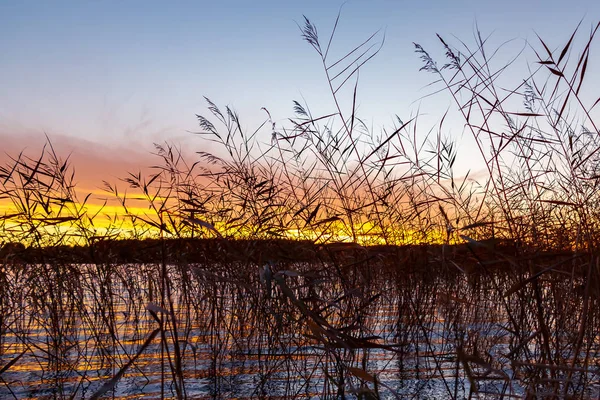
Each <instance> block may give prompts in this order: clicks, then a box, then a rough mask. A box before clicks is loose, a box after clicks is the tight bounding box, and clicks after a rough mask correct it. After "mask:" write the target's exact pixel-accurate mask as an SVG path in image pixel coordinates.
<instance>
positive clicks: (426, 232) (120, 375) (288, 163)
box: [0, 17, 600, 399]
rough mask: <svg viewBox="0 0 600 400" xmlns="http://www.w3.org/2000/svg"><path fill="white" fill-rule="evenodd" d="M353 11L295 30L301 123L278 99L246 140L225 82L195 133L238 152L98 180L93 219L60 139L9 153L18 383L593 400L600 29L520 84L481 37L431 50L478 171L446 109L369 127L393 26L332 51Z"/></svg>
mask: <svg viewBox="0 0 600 400" xmlns="http://www.w3.org/2000/svg"><path fill="white" fill-rule="evenodd" d="M338 23H339V17H338V19H337V20H336V22H335V25H334V28H333V32H332V34H331V36H330V37H328V38H327V40H326V41H323V40H322V39H321V37H320V36H319V34H318V31H317V28H316V27H315V26H314V25H313V24H312V23H311V22H310V20H308V19H307V18H305V20H304V21H303V24H302V25H301V26H300V27H299V28H300V31H301V35H302V38H303V39H304V40H305V41H307V42H308V43H309V45H310V46H312V48H313V49H314V50H315V51H316V53H317V55H318V59H319V60H320V62H321V64H322V67H323V73H324V75H325V78H326V82H327V86H328V91H329V94H330V96H331V98H332V100H333V104H334V107H333V110H332V111H331V112H325V113H323V114H315V111H313V110H311V109H310V107H309V105H307V104H301V103H300V102H294V103H293V109H294V116H293V117H292V118H291V119H290V120H289V125H288V126H285V127H284V126H277V125H276V124H275V123H274V122H273V121H272V118H271V115H270V114H269V112H268V111H267V110H264V111H265V112H266V113H265V114H266V119H265V122H264V123H263V125H261V126H260V127H259V128H258V129H256V130H255V131H253V132H251V133H248V132H247V131H245V130H244V129H243V128H242V124H241V122H240V118H239V116H238V115H237V114H236V113H235V111H234V110H232V109H231V108H229V107H225V108H224V109H221V108H219V107H218V106H217V105H215V104H214V103H212V102H211V101H210V100H208V99H207V104H208V111H209V112H210V118H207V117H204V116H200V115H198V116H197V118H198V122H199V125H200V128H201V131H200V132H198V134H200V135H202V136H203V137H204V138H205V139H207V140H211V141H213V142H216V143H217V144H219V146H220V149H221V150H220V151H219V152H215V153H214V154H209V153H206V152H199V153H198V160H197V161H195V162H194V163H189V162H188V161H186V159H185V157H184V156H183V153H182V152H181V151H179V150H178V149H177V148H175V147H174V146H171V145H169V144H165V145H156V155H157V157H158V159H159V160H160V163H159V164H158V165H157V166H155V167H154V169H153V171H154V173H153V174H150V175H149V176H145V175H143V174H141V173H130V174H129V175H128V176H127V177H125V178H124V179H123V182H121V183H119V184H114V183H109V182H105V183H104V187H105V188H106V190H107V196H110V198H111V199H112V200H111V201H115V200H116V201H118V202H119V203H120V205H121V206H122V208H123V214H122V216H121V217H118V216H114V215H103V214H102V211H100V212H99V213H98V214H96V215H90V213H88V212H87V209H86V203H87V202H88V201H89V196H88V197H86V198H84V199H79V198H77V194H76V191H75V180H74V172H73V168H72V166H70V164H69V162H68V159H67V160H63V159H61V158H60V157H59V155H58V154H56V152H55V151H54V149H53V148H52V145H51V143H50V141H48V144H47V145H46V147H45V148H44V150H43V151H42V153H41V154H40V157H39V158H35V159H31V158H28V157H26V156H24V155H23V154H20V155H17V156H15V157H13V158H11V161H10V162H8V163H7V164H6V165H4V166H2V167H0V198H1V199H2V201H4V202H6V203H8V204H9V205H10V207H9V210H10V211H9V212H8V213H7V214H5V215H4V216H2V217H1V218H0V224H1V229H2V247H1V248H0V256H1V257H2V262H1V263H0V384H2V389H1V390H2V391H1V392H0V393H2V396H4V397H10V396H12V397H14V398H24V397H37V398H100V397H103V396H104V397H106V396H114V397H124V396H128V395H132V396H135V395H139V394H150V395H152V396H161V397H174V398H192V397H194V398H195V397H199V396H200V397H202V396H204V397H212V398H222V397H261V398H266V397H281V398H306V397H310V396H316V397H322V398H333V397H335V398H344V397H347V396H351V397H358V398H365V399H366V398H381V397H383V398H394V397H395V398H406V397H427V396H429V397H443V398H463V397H469V398H470V397H474V396H477V395H481V396H490V397H493V398H512V397H519V398H538V397H539V398H546V397H547V398H572V397H590V398H591V397H597V396H598V394H599V393H600V386H599V384H598V379H599V375H600V365H599V364H598V363H599V361H600V358H599V354H598V352H599V351H600V347H599V346H598V337H597V336H598V328H599V325H598V321H599V318H600V315H599V313H598V310H599V309H600V308H599V307H598V306H599V304H598V302H599V301H600V255H599V254H598V245H599V240H598V238H599V235H598V228H597V226H598V221H599V219H598V210H599V209H600V208H599V207H598V205H599V204H598V200H599V195H598V193H599V191H598V186H597V185H598V184H597V182H598V177H599V175H598V173H599V170H598V165H599V161H600V160H599V159H598V154H599V153H598V151H599V150H600V140H598V134H599V133H598V129H597V127H596V125H595V121H594V118H593V116H594V110H595V107H596V106H597V104H598V102H599V101H595V100H592V101H591V103H590V102H589V101H588V97H589V94H588V93H586V92H585V88H586V87H585V85H584V84H583V82H584V81H585V79H586V76H587V74H589V73H591V71H593V69H592V68H591V66H588V60H589V54H590V51H591V44H592V43H593V40H594V37H595V34H596V31H597V29H598V27H599V26H600V25H596V26H595V27H594V28H593V29H592V30H591V33H590V35H589V37H588V38H587V39H586V40H585V42H584V43H583V46H582V49H581V50H580V51H581V53H580V54H578V55H577V56H573V54H575V50H574V46H575V44H574V43H576V39H574V38H576V32H577V31H576V32H575V33H574V34H573V36H572V37H571V38H570V39H569V40H568V42H567V44H566V45H565V46H563V47H561V48H559V49H558V50H557V51H552V50H550V49H551V47H550V45H549V44H547V43H545V42H544V41H542V40H541V39H540V41H539V44H532V46H533V48H534V51H536V53H535V54H536V55H537V57H538V60H537V62H536V63H534V64H533V65H531V66H530V67H531V71H530V73H529V75H528V76H527V77H525V79H524V80H523V81H522V82H519V83H518V84H517V85H516V87H512V88H508V89H507V88H506V87H504V86H500V85H499V84H498V82H499V81H500V77H501V76H502V74H503V73H505V71H506V70H507V69H508V68H510V63H508V64H503V65H499V66H498V65H495V62H494V60H493V59H494V54H495V50H496V49H488V46H487V39H486V38H483V37H482V36H481V34H480V33H479V32H477V35H476V37H477V39H476V42H475V45H474V46H473V47H472V48H471V47H469V46H467V45H466V44H464V43H462V42H461V43H460V45H459V46H458V47H454V46H452V45H451V44H449V43H448V42H447V41H446V40H445V39H443V38H442V37H441V36H438V38H439V42H440V46H441V49H442V51H443V52H444V53H445V55H444V62H443V63H438V62H437V61H436V60H435V58H434V57H432V56H431V54H430V53H429V52H428V51H427V50H426V49H425V48H423V47H422V46H420V45H418V44H415V50H416V52H417V54H418V56H419V57H420V58H421V59H422V60H423V63H424V64H423V68H422V70H424V71H425V72H429V73H433V74H435V76H436V78H435V79H436V81H435V82H434V85H438V87H435V86H433V89H432V94H435V95H443V94H444V93H446V94H447V95H449V96H450V98H451V99H452V101H453V102H454V105H455V108H454V109H451V110H449V111H448V113H450V112H456V113H457V115H458V116H460V117H461V118H462V120H463V122H464V125H465V127H466V131H467V132H468V133H469V134H470V135H471V136H472V139H473V142H474V143H475V145H476V147H477V149H478V150H479V152H480V154H479V157H480V158H481V161H482V166H484V168H485V171H486V173H485V176H483V177H481V175H479V176H478V180H477V181H475V180H471V179H469V177H468V176H458V174H457V172H456V171H455V164H456V161H457V159H460V157H464V155H462V154H460V152H459V151H460V150H459V148H458V145H457V143H455V142H453V141H452V140H450V139H444V129H445V127H444V121H445V119H446V116H447V115H446V114H444V115H443V116H441V122H440V123H439V126H438V127H437V132H435V130H431V131H430V134H429V135H427V137H426V138H425V139H422V138H421V139H419V137H418V135H417V132H418V131H419V130H420V129H421V128H420V127H419V116H418V115H417V116H415V117H413V118H411V119H408V120H402V119H401V118H397V120H398V123H397V125H396V126H394V127H392V128H391V129H389V130H384V132H382V133H381V134H380V135H377V134H375V133H374V132H370V131H369V130H368V129H367V127H366V125H365V124H364V123H363V122H362V121H361V119H360V118H359V116H358V113H357V109H356V104H357V97H358V79H357V75H358V74H357V72H358V71H359V69H360V67H361V66H363V65H364V64H365V63H366V62H368V61H369V60H370V59H371V58H372V57H374V56H375V55H376V54H377V52H378V51H379V49H380V48H381V45H382V44H383V36H382V35H381V34H380V33H376V34H374V35H372V36H370V37H368V38H366V40H365V41H364V42H363V43H361V44H360V45H359V46H357V47H355V48H353V49H350V50H349V51H348V52H347V53H346V54H345V55H344V56H342V57H340V58H338V59H332V56H331V54H333V53H330V49H331V46H332V45H334V44H335V40H334V36H335V33H336V30H337V28H338ZM325 42H326V44H325ZM347 99H350V101H349V102H348V104H345V103H346V102H345V101H344V100H347ZM345 107H347V108H345ZM264 129H267V130H268V131H269V133H270V139H271V140H270V142H268V143H263V142H261V140H260V139H259V138H260V135H259V132H262V131H263V130H264ZM431 132H433V133H431ZM468 156H470V157H472V155H468ZM123 184H126V185H127V190H128V191H129V193H128V192H125V191H124V190H123V188H122V187H123ZM140 199H141V200H142V201H144V202H145V203H146V205H147V210H148V211H147V212H146V213H139V212H134V211H133V210H134V208H133V207H131V202H132V201H138V202H139V201H140ZM107 201H109V200H108V199H107ZM135 209H136V210H139V207H137V208H135Z"/></svg>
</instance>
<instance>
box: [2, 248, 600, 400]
mask: <svg viewBox="0 0 600 400" xmlns="http://www.w3.org/2000/svg"><path fill="white" fill-rule="evenodd" d="M453 250H454V251H455V252H454V254H453V255H452V256H451V257H449V259H448V261H452V262H456V263H458V264H459V265H462V266H464V267H465V268H467V267H469V266H472V267H473V268H483V269H484V270H482V271H478V272H472V273H470V274H463V273H461V272H460V271H458V270H457V269H455V268H441V267H440V265H441V262H440V261H441V259H440V257H442V251H441V248H440V247H430V248H411V247H407V248H397V249H395V250H393V251H391V250H390V249H386V250H383V249H381V250H375V249H372V250H367V249H355V250H347V249H345V250H343V251H341V252H340V250H338V249H334V250H332V249H323V250H315V259H314V260H313V262H310V263H306V262H305V263H301V264H294V263H286V262H277V263H273V264H272V265H270V266H269V267H268V272H267V271H263V273H262V274H260V273H259V270H260V269H261V268H260V266H259V265H255V264H253V263H239V262H238V263H233V262H229V261H227V262H224V263H216V262H210V263H182V264H177V265H175V264H169V265H168V275H169V284H170V285H171V289H172V292H171V296H172V300H173V310H174V312H173V313H171V312H170V311H169V310H168V309H167V308H162V307H160V306H158V305H156V303H155V302H156V301H157V298H156V297H155V296H156V295H155V293H156V291H157V288H159V287H160V285H161V273H162V272H161V269H162V266H161V265H160V264H121V263H119V264H106V265H94V264H88V265H64V266H62V267H61V268H62V269H63V273H65V274H69V278H65V276H64V275H63V276H61V275H53V274H43V273H42V272H41V270H42V269H41V268H40V266H34V265H20V266H19V265H18V264H12V265H11V272H10V273H7V274H5V283H6V284H5V285H4V286H3V288H5V290H6V296H5V297H3V316H4V317H3V329H4V334H3V345H2V351H3V360H4V362H3V365H6V362H7V360H11V359H15V357H18V356H19V355H20V354H23V356H22V357H21V358H20V359H18V360H17V361H16V362H15V363H14V364H12V365H11V366H9V367H8V368H6V369H5V370H3V371H2V379H3V381H4V382H5V383H6V385H5V386H4V388H3V389H2V390H3V391H2V393H3V395H6V396H8V395H9V394H10V391H12V392H13V393H14V395H15V396H16V397H17V398H19V397H25V396H58V397H71V396H72V395H73V394H76V397H78V396H81V395H82V394H84V393H87V394H88V396H89V395H90V394H91V393H94V392H98V391H100V388H101V387H103V385H104V387H105V388H106V389H107V390H113V389H114V390H116V392H115V393H116V394H117V395H118V396H125V395H128V394H130V395H133V394H135V393H146V394H153V395H160V394H161V393H162V394H163V395H166V396H177V391H178V390H179V392H180V396H181V397H184V396H190V397H193V396H210V395H213V396H217V397H229V396H230V397H239V396H283V397H286V398H302V397H305V396H306V395H308V394H311V395H316V396H321V397H328V396H334V395H335V396H339V395H341V394H342V393H346V395H349V396H352V395H355V394H356V393H357V391H358V392H361V393H363V394H364V395H365V396H368V395H369V396H370V395H376V393H379V394H380V395H382V396H389V395H393V394H394V393H395V394H396V395H397V396H398V397H401V398H404V397H406V396H409V395H417V396H441V397H463V396H466V395H468V393H469V392H476V391H479V392H480V393H482V392H489V393H493V394H494V395H495V396H498V397H499V396H500V395H504V396H505V397H509V396H521V397H522V396H523V395H524V394H526V393H530V394H533V393H538V394H541V393H561V392H562V391H567V392H568V393H587V394H588V395H590V396H591V395H593V394H594V393H597V391H598V389H599V388H598V386H597V385H596V384H595V383H594V382H595V381H596V380H597V377H598V376H597V375H598V373H599V371H598V368H597V366H596V363H597V362H598V351H599V348H598V344H597V338H596V336H597V328H596V324H595V323H594V322H589V323H586V324H585V326H584V327H583V328H581V321H582V318H584V316H585V318H587V320H588V321H596V320H597V318H598V315H597V314H598V309H599V308H598V307H597V304H596V303H597V301H598V297H597V296H596V295H593V296H591V297H590V298H589V301H590V303H591V304H589V305H588V306H587V307H586V306H585V304H584V302H583V301H582V299H583V298H584V296H585V293H582V291H579V290H578V289H577V288H578V286H579V285H581V283H583V282H585V281H586V278H587V279H591V280H592V281H593V282H597V281H598V276H597V271H595V272H594V274H595V276H594V277H589V278H588V277H587V276H586V274H587V265H586V263H585V262H584V261H583V260H581V259H574V258H573V257H572V255H568V254H562V255H553V256H552V258H553V261H554V262H555V263H556V267H555V270H554V271H553V272H550V273H547V274H545V275H543V276H542V277H540V278H539V280H538V281H536V284H535V285H532V284H529V285H525V286H523V285H522V283H523V282H524V280H525V279H526V278H527V277H530V276H531V273H530V271H529V269H528V267H529V266H530V267H531V268H532V271H531V272H536V271H539V270H541V269H542V266H545V265H547V264H546V263H537V262H534V261H532V260H522V261H519V265H518V267H519V268H516V267H513V266H511V265H510V264H508V263H498V262H496V261H495V260H494V259H493V257H490V256H493V255H494V254H493V253H490V252H488V251H482V250H479V251H475V255H476V256H477V257H480V258H481V260H482V263H478V262H477V261H476V260H475V259H474V258H473V257H474V255H473V254H472V253H470V251H469V249H468V248H467V247H461V248H454V249H453ZM226 257H227V251H224V252H223V258H226ZM490 260H491V261H493V263H492V262H491V261H490ZM349 261H352V262H351V263H350V262H349ZM564 274H567V275H569V276H570V277H572V280H571V279H568V280H567V279H564V276H565V275H564ZM65 282H68V283H65ZM521 286H522V287H521ZM61 287H62V289H59V288H61ZM515 288H517V289H518V290H514V289H515ZM61 290H62V292H61ZM511 291H513V293H512V294H509V295H507V293H509V292H511ZM51 292H52V293H55V295H54V296H56V295H58V294H59V293H62V297H61V298H60V299H61V301H55V302H54V303H53V302H51V300H50V296H49V293H51ZM56 300H58V299H56ZM148 304H150V306H147V305H148ZM17 305H18V306H19V307H17ZM160 315H162V317H163V318H162V319H161V317H160ZM171 318H174V319H175V320H176V321H177V328H178V336H177V338H178V342H179V349H180V351H179V353H178V354H177V355H176V353H175V346H174V342H173V339H174V337H175V336H174V332H173V330H172V325H171V322H170V319H171ZM160 321H162V328H161V325H160V323H159V322H160ZM161 337H162V339H161ZM161 343H164V344H165V348H164V349H162V348H161ZM141 350H143V351H141ZM176 357H177V358H176ZM177 365H180V366H181V367H180V368H181V374H182V376H181V377H178V372H177ZM120 372H122V373H120ZM113 377H117V378H118V379H114V378H113ZM107 383H108V384H107ZM113 384H114V386H113ZM176 385H179V386H176ZM178 387H179V389H177V388H178ZM161 391H162V392H161ZM369 393H370V394H369Z"/></svg>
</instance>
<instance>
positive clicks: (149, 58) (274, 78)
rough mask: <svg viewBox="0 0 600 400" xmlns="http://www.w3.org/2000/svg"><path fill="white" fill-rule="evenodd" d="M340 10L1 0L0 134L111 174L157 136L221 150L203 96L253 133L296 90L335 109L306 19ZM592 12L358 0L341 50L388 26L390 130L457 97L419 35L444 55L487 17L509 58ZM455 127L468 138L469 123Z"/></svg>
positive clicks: (362, 106) (552, 5)
mask: <svg viewBox="0 0 600 400" xmlns="http://www.w3.org/2000/svg"><path fill="white" fill-rule="evenodd" d="M340 6H342V2H340V1H323V0H321V1H312V0H308V1H302V2H289V1H261V0H257V1H222V2H207V1H201V0H196V1H178V2H157V1H108V0H106V1H52V2H50V1H47V2H39V1H26V0H24V1H12V0H3V1H1V2H0V60H1V61H0V139H2V140H3V142H4V143H10V146H6V145H5V150H6V148H7V147H10V148H11V149H16V148H19V147H21V148H24V147H28V148H35V147H36V146H40V145H41V144H42V143H43V141H44V138H45V136H44V135H45V134H47V135H48V136H49V137H50V138H51V139H53V140H58V141H59V142H60V143H61V144H62V145H61V146H62V147H61V149H63V150H64V151H66V152H74V153H75V154H76V155H78V156H79V157H80V158H81V159H82V160H86V159H87V160H88V166H87V170H90V171H94V169H95V166H94V165H93V163H94V162H98V163H99V165H102V160H111V162H112V165H113V167H112V168H111V170H110V172H109V175H110V176H109V177H108V178H109V179H110V178H111V177H114V178H116V177H117V176H118V175H119V171H120V170H121V169H123V170H125V169H126V168H129V167H131V165H136V163H138V160H139V163H142V164H143V163H146V162H147V156H148V153H149V152H151V151H152V148H153V147H152V143H153V142H163V141H170V142H172V143H176V144H179V145H182V146H183V147H185V149H189V150H191V151H211V150H213V148H212V147H211V146H212V145H211V144H210V143H208V142H206V141H202V140H200V138H199V137H198V136H195V135H192V134H190V133H189V131H195V130H197V129H198V128H197V122H196V117H195V114H207V110H206V104H205V102H204V99H203V96H206V97H208V98H210V99H211V100H212V101H213V102H214V103H216V104H217V105H219V106H225V105H229V106H231V107H232V108H234V109H235V110H236V111H237V112H238V113H239V115H240V117H241V120H242V124H243V126H244V127H246V128H248V129H253V128H255V127H257V126H258V125H259V124H260V123H261V122H262V121H263V120H264V118H265V114H264V112H263V111H261V108H262V107H265V108H266V109H268V110H269V111H270V113H271V115H272V116H273V119H274V120H275V121H277V122H279V123H282V124H283V123H285V121H286V119H287V118H288V117H291V116H292V101H293V100H302V99H304V100H305V101H306V102H307V103H308V104H309V105H310V106H311V108H312V109H313V110H318V111H317V114H319V113H322V114H326V113H328V112H331V111H332V110H331V107H332V102H331V96H330V94H329V92H328V89H327V82H326V80H325V76H324V73H323V68H322V65H321V63H320V60H319V57H318V55H317V54H316V53H315V51H314V50H313V49H312V48H311V47H310V46H309V45H308V44H307V43H306V42H304V41H303V40H302V39H301V37H300V31H299V28H298V25H297V24H298V23H302V18H303V15H306V16H307V17H308V18H309V19H310V20H311V21H313V22H314V23H315V25H316V26H317V28H318V29H319V33H320V34H321V36H322V37H327V36H328V35H329V32H330V31H331V28H332V26H333V23H334V21H335V18H336V15H337V13H338V10H339V9H340ZM582 19H583V21H584V24H583V27H584V28H585V29H584V30H585V31H586V32H587V31H589V27H590V26H591V25H592V23H595V22H597V21H598V19H600V2H598V1H592V0H589V1H578V0H575V1H569V2H566V1H553V0H549V1H522V0H519V1H513V0H506V1H497V2H490V1H481V0H479V1H428V2H416V1H411V2H409V1H388V0H350V1H348V2H346V3H344V5H343V7H342V12H341V18H340V24H339V27H338V31H337V36H336V39H335V40H334V43H333V49H334V50H333V51H334V52H335V54H343V53H344V52H345V51H348V50H350V49H352V48H353V47H354V46H355V45H356V44H358V43H360V42H361V41H362V40H364V39H365V38H366V37H368V36H369V35H370V34H371V33H373V32H374V31H377V30H379V29H381V30H382V32H384V33H385V43H384V46H383V48H382V50H381V51H380V53H379V54H378V55H377V57H376V58H374V59H373V60H372V61H371V62H370V63H369V64H367V65H366V66H365V67H364V68H363V69H362V70H361V74H360V80H359V103H358V104H359V110H360V115H361V116H362V118H363V119H364V120H365V121H366V122H367V123H368V124H370V125H371V126H372V127H373V129H374V130H375V131H378V130H380V129H382V128H383V127H389V126H391V124H392V122H393V116H394V115H395V114H397V115H399V116H400V117H401V118H404V119H407V118H408V117H409V116H410V115H412V114H414V113H415V112H417V110H418V112H419V113H422V114H424V115H429V116H431V118H432V121H434V120H435V119H436V118H438V119H439V118H441V115H442V114H443V112H444V110H445V109H446V108H447V107H448V106H449V105H450V99H449V98H448V97H447V96H446V97H444V96H443V95H442V96H435V97H433V98H425V99H422V100H419V99H420V98H422V97H423V96H424V95H426V94H428V93H429V90H430V89H429V88H428V87H427V85H428V84H429V83H430V82H432V81H433V79H434V77H433V76H432V75H431V74H428V73H425V72H419V68H420V67H421V66H422V64H421V61H420V60H419V59H418V56H417V55H416V54H415V53H414V46H413V42H417V43H420V44H422V45H423V46H424V47H425V48H427V49H430V51H431V52H432V53H433V54H436V55H437V56H440V57H442V56H443V49H441V48H440V46H439V42H438V41H437V39H436V37H435V34H436V33H439V34H440V35H442V36H444V37H446V38H450V39H453V38H454V37H457V38H459V39H462V40H464V41H466V42H468V43H471V44H472V43H474V41H473V32H474V30H475V26H476V25H477V26H478V27H479V29H480V30H481V31H482V33H483V34H484V35H487V34H492V42H491V43H492V44H494V43H495V44H500V43H502V42H504V41H507V40H511V39H514V40H513V41H512V42H511V43H510V45H509V46H508V47H507V49H506V51H507V53H506V55H507V57H508V56H509V55H510V54H511V53H516V52H518V51H519V50H520V49H523V48H524V47H525V44H526V41H527V40H529V41H532V42H534V41H536V40H537V39H536V33H537V34H539V36H541V37H543V38H544V40H545V41H546V42H547V43H548V44H550V46H551V47H552V48H553V49H554V48H559V47H562V46H563V45H564V44H565V43H566V41H567V40H568V38H569V36H570V34H571V32H572V31H573V29H574V28H575V26H576V25H577V23H578V22H579V21H580V20H582ZM527 57H529V59H528V60H529V61H534V58H533V57H532V56H531V54H530V55H529V56H527ZM522 72H523V71H521V73H522ZM522 77H523V76H522V75H519V72H518V71H517V72H515V73H514V78H515V79H517V80H519V79H522ZM321 110H322V111H321ZM448 130H449V134H451V135H460V134H461V132H462V127H461V126H460V124H456V125H455V126H449V127H448ZM265 135H268V133H266V134H265ZM264 140H265V142H268V140H269V137H268V136H265V138H264ZM1 143H2V142H0V147H1V146H2V144H1ZM0 150H2V149H1V148H0ZM467 150H468V149H467ZM0 152H1V151H0ZM92 153H93V154H95V156H94V157H91V156H90V157H87V156H88V155H91V154H92ZM86 157H87V158H86ZM98 160H100V161H98ZM121 167H122V168H121ZM98 168H99V167H98ZM84 179H88V178H87V177H86V178H84ZM89 179H91V178H89ZM98 185H100V183H98Z"/></svg>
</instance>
